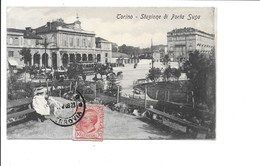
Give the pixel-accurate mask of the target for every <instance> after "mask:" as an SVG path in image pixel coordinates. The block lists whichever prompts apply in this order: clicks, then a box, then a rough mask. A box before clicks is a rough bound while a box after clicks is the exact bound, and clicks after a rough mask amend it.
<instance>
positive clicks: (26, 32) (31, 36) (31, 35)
mask: <svg viewBox="0 0 260 166" xmlns="http://www.w3.org/2000/svg"><path fill="white" fill-rule="evenodd" d="M7 32H14V33H22V34H23V36H24V38H26V39H42V37H40V36H38V35H36V34H35V33H33V32H32V31H30V30H25V29H15V28H7Z"/></svg>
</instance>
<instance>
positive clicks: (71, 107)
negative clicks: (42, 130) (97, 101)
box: [50, 91, 86, 127]
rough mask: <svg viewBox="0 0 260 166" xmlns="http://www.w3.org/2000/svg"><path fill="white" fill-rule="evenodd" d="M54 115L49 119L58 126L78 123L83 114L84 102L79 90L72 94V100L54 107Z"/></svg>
mask: <svg viewBox="0 0 260 166" xmlns="http://www.w3.org/2000/svg"><path fill="white" fill-rule="evenodd" d="M53 109H54V115H53V116H52V117H51V118H50V120H51V121H52V122H53V123H54V124H56V125H59V126H62V127H67V126H72V125H75V124H76V123H78V122H79V121H80V120H81V119H82V117H83V116H84V114H85V110H86V103H85V100H84V97H83V96H82V94H81V93H80V92H79V91H76V94H74V95H73V96H72V100H71V101H70V102H67V103H66V104H63V105H62V106H61V107H59V108H57V107H54V108H53Z"/></svg>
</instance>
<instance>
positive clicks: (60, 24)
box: [35, 18, 94, 34]
mask: <svg viewBox="0 0 260 166" xmlns="http://www.w3.org/2000/svg"><path fill="white" fill-rule="evenodd" d="M76 24H78V25H79V26H76ZM80 24H81V22H80V21H79V20H77V21H75V22H73V23H65V22H64V20H63V19H61V18H60V19H57V20H54V21H52V22H47V23H46V24H45V25H43V26H41V27H38V28H36V29H35V30H36V33H37V34H38V33H48V32H56V31H58V30H67V31H72V32H73V31H76V32H79V33H80V32H81V33H88V34H94V32H87V31H85V30H83V29H81V26H80Z"/></svg>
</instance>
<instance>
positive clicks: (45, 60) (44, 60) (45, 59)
mask: <svg viewBox="0 0 260 166" xmlns="http://www.w3.org/2000/svg"><path fill="white" fill-rule="evenodd" d="M48 59H49V55H48V54H47V53H46V54H45V53H44V54H42V66H46V67H48V66H49V64H48Z"/></svg>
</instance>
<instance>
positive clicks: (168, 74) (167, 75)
mask: <svg viewBox="0 0 260 166" xmlns="http://www.w3.org/2000/svg"><path fill="white" fill-rule="evenodd" d="M171 70H172V69H171V67H170V66H169V67H167V68H166V69H165V70H164V72H163V78H164V80H165V81H168V80H169V78H171V77H172V73H171Z"/></svg>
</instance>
